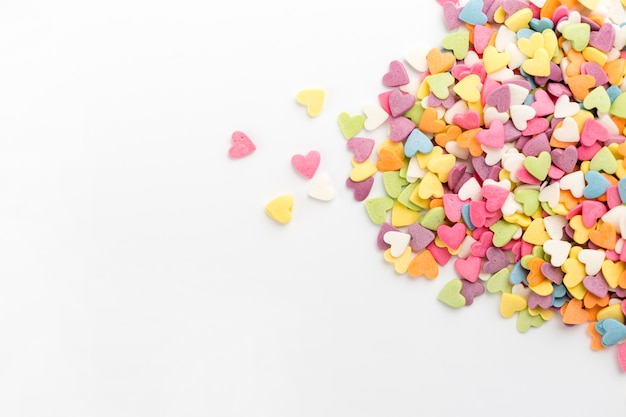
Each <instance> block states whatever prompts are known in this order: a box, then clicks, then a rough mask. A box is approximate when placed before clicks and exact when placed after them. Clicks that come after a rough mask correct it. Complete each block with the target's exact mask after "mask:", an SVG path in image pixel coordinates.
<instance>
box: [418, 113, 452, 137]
mask: <svg viewBox="0 0 626 417" xmlns="http://www.w3.org/2000/svg"><path fill="white" fill-rule="evenodd" d="M438 116H439V115H438V114H437V109H435V108H434V107H429V108H427V109H425V110H424V113H422V118H421V119H420V123H419V126H418V127H419V129H420V130H421V131H422V132H428V133H440V132H443V131H444V130H445V128H446V122H445V121H443V120H441V119H440V118H439V117H438Z"/></svg>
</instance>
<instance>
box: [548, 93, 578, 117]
mask: <svg viewBox="0 0 626 417" xmlns="http://www.w3.org/2000/svg"><path fill="white" fill-rule="evenodd" d="M579 111H580V105H579V104H578V103H575V102H572V101H569V97H567V96H566V95H565V94H563V95H562V96H560V97H559V98H557V99H556V102H555V103H554V117H556V118H557V119H562V118H564V117H570V116H573V115H575V114H576V113H578V112H579Z"/></svg>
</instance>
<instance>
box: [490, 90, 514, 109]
mask: <svg viewBox="0 0 626 417" xmlns="http://www.w3.org/2000/svg"><path fill="white" fill-rule="evenodd" d="M487 105H489V106H494V107H495V108H496V110H498V111H499V112H500V113H502V112H505V111H508V110H509V107H511V89H510V88H509V86H508V85H506V84H504V85H501V86H500V87H498V88H496V89H494V90H492V91H490V92H489V93H488V95H487Z"/></svg>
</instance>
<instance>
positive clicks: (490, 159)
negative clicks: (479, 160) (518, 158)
mask: <svg viewBox="0 0 626 417" xmlns="http://www.w3.org/2000/svg"><path fill="white" fill-rule="evenodd" d="M480 147H481V148H482V150H483V152H484V153H485V163H486V164H487V165H489V166H494V165H495V164H497V163H498V162H500V160H501V159H502V156H503V155H504V154H505V153H506V149H505V148H492V147H490V146H485V145H480Z"/></svg>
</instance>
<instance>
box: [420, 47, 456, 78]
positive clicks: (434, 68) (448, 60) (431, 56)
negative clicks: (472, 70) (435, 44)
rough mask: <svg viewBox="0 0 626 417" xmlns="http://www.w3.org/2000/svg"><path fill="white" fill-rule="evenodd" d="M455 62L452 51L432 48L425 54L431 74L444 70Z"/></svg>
mask: <svg viewBox="0 0 626 417" xmlns="http://www.w3.org/2000/svg"><path fill="white" fill-rule="evenodd" d="M455 62H456V58H455V57H454V55H453V54H452V53H450V52H441V50H439V49H438V48H432V49H431V50H430V51H428V54H426V64H427V65H428V71H429V72H430V73H431V74H439V73H442V72H446V71H448V70H449V69H450V68H452V66H453V65H454V63H455Z"/></svg>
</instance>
